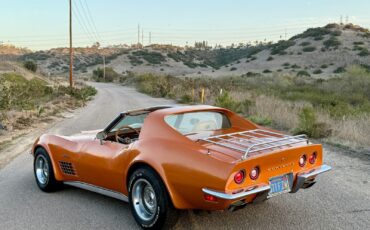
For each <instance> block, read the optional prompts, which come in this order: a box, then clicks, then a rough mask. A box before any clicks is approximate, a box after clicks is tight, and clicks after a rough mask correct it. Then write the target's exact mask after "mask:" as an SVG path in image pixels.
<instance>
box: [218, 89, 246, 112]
mask: <svg viewBox="0 0 370 230" xmlns="http://www.w3.org/2000/svg"><path fill="white" fill-rule="evenodd" d="M250 105H251V102H250V101H249V100H245V101H243V102H239V101H235V100H234V99H233V98H232V97H231V96H230V95H229V93H228V92H227V91H224V92H223V93H222V94H221V95H219V96H217V97H216V100H215V106H218V107H222V108H226V109H230V110H232V111H234V112H236V113H242V112H246V111H248V109H249V106H250Z"/></svg>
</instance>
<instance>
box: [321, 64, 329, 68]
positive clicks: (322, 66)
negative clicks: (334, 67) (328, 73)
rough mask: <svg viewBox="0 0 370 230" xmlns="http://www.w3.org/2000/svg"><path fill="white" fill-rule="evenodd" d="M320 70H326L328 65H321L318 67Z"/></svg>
mask: <svg viewBox="0 0 370 230" xmlns="http://www.w3.org/2000/svg"><path fill="white" fill-rule="evenodd" d="M320 68H321V69H326V68H328V65H326V64H322V65H321V66H320Z"/></svg>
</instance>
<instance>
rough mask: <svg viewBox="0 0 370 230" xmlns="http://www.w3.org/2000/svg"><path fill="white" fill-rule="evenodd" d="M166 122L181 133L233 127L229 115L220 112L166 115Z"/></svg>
mask: <svg viewBox="0 0 370 230" xmlns="http://www.w3.org/2000/svg"><path fill="white" fill-rule="evenodd" d="M164 120H165V122H166V123H167V124H168V125H170V126H171V127H172V128H174V129H176V130H177V131H178V132H180V133H181V134H184V135H186V134H191V133H198V132H201V131H214V130H219V129H227V128H230V127H231V124H230V121H229V119H228V118H227V116H226V115H225V114H223V113H220V112H209V111H207V112H191V113H183V114H174V115H169V116H166V117H165V119H164Z"/></svg>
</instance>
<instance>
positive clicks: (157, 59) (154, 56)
mask: <svg viewBox="0 0 370 230" xmlns="http://www.w3.org/2000/svg"><path fill="white" fill-rule="evenodd" d="M132 54H133V55H135V56H138V57H141V58H143V59H144V60H145V61H147V62H148V63H150V64H161V63H162V62H164V61H165V60H166V59H165V57H164V56H163V55H162V54H161V53H158V52H149V51H147V50H140V51H136V52H133V53H132Z"/></svg>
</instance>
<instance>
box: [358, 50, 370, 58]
mask: <svg viewBox="0 0 370 230" xmlns="http://www.w3.org/2000/svg"><path fill="white" fill-rule="evenodd" d="M369 55H370V52H369V50H367V49H366V48H363V49H362V50H361V51H360V52H359V53H358V56H361V57H366V56H369Z"/></svg>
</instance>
